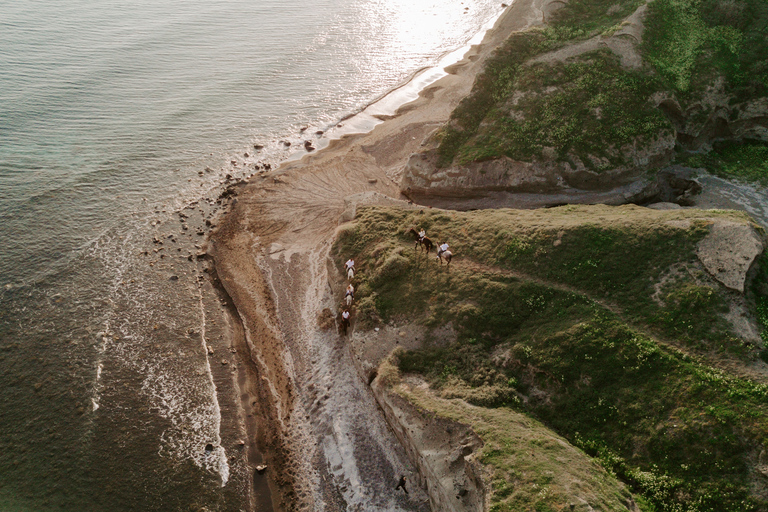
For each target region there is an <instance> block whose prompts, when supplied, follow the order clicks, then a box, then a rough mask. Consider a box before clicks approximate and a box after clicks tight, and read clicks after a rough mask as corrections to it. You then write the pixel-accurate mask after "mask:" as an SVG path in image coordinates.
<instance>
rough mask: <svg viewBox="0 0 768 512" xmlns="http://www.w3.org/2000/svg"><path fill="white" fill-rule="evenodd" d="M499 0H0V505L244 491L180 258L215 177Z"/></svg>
mask: <svg viewBox="0 0 768 512" xmlns="http://www.w3.org/2000/svg"><path fill="white" fill-rule="evenodd" d="M501 10H502V6H501V4H500V2H498V1H497V0H464V1H461V0H440V1H438V0H333V1H331V0H314V1H312V2H309V1H306V0H293V1H291V2H287V1H279V0H251V1H246V0H205V1H202V0H186V1H183V2H182V1H178V0H151V1H149V0H132V1H127V0H99V1H98V2H94V1H91V0H88V1H86V0H67V1H60V0H57V1H53V0H36V1H34V2H33V1H19V0H0V256H1V257H0V510H3V511H35V512H40V511H47V510H66V511H78V512H80V511H86V510H87V511H101V510H105V511H106V510H109V511H123V510H125V511H128V510H138V511H150V510H158V511H160V510H162V511H169V510H209V511H214V510H238V509H241V508H244V507H245V500H246V499H247V498H246V497H245V496H244V489H245V488H246V487H247V485H246V484H247V479H248V478H249V476H248V475H249V473H248V471H249V470H248V468H245V467H243V465H242V463H240V462H238V460H241V459H238V458H237V457H234V458H232V454H229V453H227V451H226V450H225V448H224V446H223V445H222V444H221V443H222V439H221V432H220V429H221V428H222V422H226V420H227V415H228V414H232V412H231V410H228V409H227V408H226V407H225V405H223V404H225V403H230V404H231V403H234V402H235V401H236V397H231V396H230V397H224V396H220V392H217V386H216V384H215V381H214V379H213V377H212V372H211V364H216V362H217V361H214V362H212V361H211V360H210V358H209V357H208V355H207V353H206V347H205V342H206V340H207V338H206V336H207V334H206V333H207V332H208V331H206V326H207V325H211V323H212V322H213V323H215V322H216V321H218V322H219V324H220V323H221V322H222V321H223V320H222V319H221V318H210V317H208V316H207V315H206V314H205V307H204V303H205V301H206V300H208V301H209V302H210V301H211V300H214V301H215V298H214V299H211V298H210V297H207V298H206V297H205V296H204V286H203V285H202V284H201V277H202V272H201V270H202V264H201V263H199V262H198V261H197V260H196V258H195V257H194V256H195V254H196V252H197V251H199V249H200V246H201V244H202V242H203V239H204V232H205V227H206V226H205V224H204V223H205V221H206V220H208V221H209V222H210V219H211V218H212V213H213V211H214V209H215V206H216V205H215V199H216V198H217V196H218V194H219V193H220V192H221V190H222V188H223V186H225V184H226V175H227V174H229V175H230V176H232V177H233V178H237V177H243V176H247V175H249V174H251V173H253V172H254V171H255V170H256V169H257V168H258V167H260V166H263V165H264V164H265V163H270V164H271V165H275V164H276V163H278V162H279V161H281V160H283V159H285V158H288V157H290V156H291V155H292V154H294V151H295V148H296V147H297V146H301V145H302V143H303V142H304V141H305V140H310V141H311V142H312V143H313V144H314V145H315V146H317V147H322V145H323V144H324V143H325V141H327V137H329V136H332V135H333V133H338V132H339V127H338V126H337V125H338V123H339V121H340V120H341V119H344V118H346V117H347V116H349V115H351V114H355V113H356V112H359V111H361V110H362V109H364V108H365V107H366V106H367V105H369V104H371V103H372V102H374V101H375V100H376V99H378V98H381V97H382V96H383V95H385V94H386V93H387V92H388V91H390V90H392V89H393V88H395V87H397V86H398V85H400V84H402V83H403V82H404V81H407V80H409V79H410V78H411V77H413V76H414V74H415V73H416V72H417V71H418V70H420V69H423V68H427V67H430V66H435V65H436V64H437V63H438V61H439V59H440V58H441V57H442V56H444V55H445V54H446V53H447V52H450V51H453V50H456V49H457V48H460V47H461V46H462V45H464V44H466V43H467V41H468V40H469V39H470V38H471V37H473V36H474V35H475V34H477V33H478V32H479V31H480V30H481V29H482V28H483V27H484V25H485V24H487V23H488V22H489V20H492V19H493V18H494V17H495V16H497V15H498V14H499V12H500V11H501ZM319 132H322V134H321V133H319ZM287 143H290V146H288V144H287ZM262 146H263V147H262ZM257 148H258V149H257ZM180 213H181V215H179V214H180ZM181 221H185V222H181ZM184 226H186V227H187V229H186V230H184V229H183V227H184ZM161 242H162V243H161Z"/></svg>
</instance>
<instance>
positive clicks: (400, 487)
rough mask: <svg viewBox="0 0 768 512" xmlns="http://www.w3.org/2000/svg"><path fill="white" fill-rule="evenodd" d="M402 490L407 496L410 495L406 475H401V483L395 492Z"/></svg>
mask: <svg viewBox="0 0 768 512" xmlns="http://www.w3.org/2000/svg"><path fill="white" fill-rule="evenodd" d="M398 489H402V490H403V492H405V494H408V489H406V488H405V475H400V481H399V482H398V483H397V487H395V490H398Z"/></svg>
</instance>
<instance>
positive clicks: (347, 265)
mask: <svg viewBox="0 0 768 512" xmlns="http://www.w3.org/2000/svg"><path fill="white" fill-rule="evenodd" d="M349 269H352V270H355V260H353V259H352V258H349V259H348V260H347V262H346V263H345V264H344V270H345V271H348V270H349Z"/></svg>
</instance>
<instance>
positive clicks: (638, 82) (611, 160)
mask: <svg viewBox="0 0 768 512" xmlns="http://www.w3.org/2000/svg"><path fill="white" fill-rule="evenodd" d="M654 86H655V83H654V80H653V79H652V78H651V77H648V76H645V75H643V74H642V73H635V72H627V71H625V70H623V69H622V68H621V65H620V64H619V59H618V57H616V56H615V55H613V54H612V53H611V52H610V51H608V50H599V51H595V52H591V53H589V54H585V55H583V56H581V57H580V58H578V59H575V60H574V61H573V62H571V63H569V64H563V63H554V64H544V63H539V64H532V65H530V66H525V67H523V68H522V69H520V70H519V71H518V73H517V75H516V79H515V81H514V84H513V88H514V90H516V91H517V92H518V93H522V94H523V96H522V97H521V98H520V99H518V100H517V102H516V104H514V105H513V106H511V107H510V106H509V105H508V104H507V105H505V106H504V108H503V109H498V110H494V111H493V112H492V113H489V115H488V116H487V117H486V122H485V124H484V125H483V126H482V127H480V128H479V129H478V131H477V134H476V135H475V136H474V137H473V138H472V139H471V140H469V141H468V142H467V145H466V146H465V148H464V149H463V150H462V152H461V156H460V161H476V160H484V159H487V158H495V157H498V156H501V155H506V156H508V157H510V158H513V159H516V160H525V161H530V160H532V159H534V158H539V157H541V154H542V150H543V149H544V148H547V147H549V148H553V150H554V151H555V153H556V155H557V157H558V158H559V159H561V160H566V161H568V160H571V159H572V157H573V156H575V157H577V158H578V159H579V160H580V161H581V162H582V163H584V164H585V165H586V166H587V167H588V168H592V169H596V170H606V169H612V168H615V167H617V166H621V165H624V164H627V163H629V161H630V160H631V158H628V157H627V155H625V153H624V151H622V148H623V147H629V148H631V147H632V144H633V142H634V141H635V140H636V139H638V138H640V139H641V140H643V141H646V142H650V141H652V140H654V139H656V138H658V137H659V136H660V135H661V134H665V133H671V126H670V125H669V122H668V121H667V119H666V118H665V117H664V115H663V114H662V113H661V112H660V111H659V110H658V109H656V108H654V107H653V105H651V104H650V102H649V101H648V97H649V96H650V95H651V94H652V93H653V92H654V90H655V89H654ZM546 90H551V91H553V92H550V93H549V94H541V93H540V92H539V91H546ZM489 121H490V123H489ZM595 134H599V136H595ZM571 163H572V164H574V165H575V163H574V162H571Z"/></svg>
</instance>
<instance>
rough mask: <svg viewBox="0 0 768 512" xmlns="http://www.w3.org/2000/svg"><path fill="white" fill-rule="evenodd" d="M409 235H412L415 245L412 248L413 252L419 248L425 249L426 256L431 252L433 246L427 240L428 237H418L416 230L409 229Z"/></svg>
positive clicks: (430, 241)
mask: <svg viewBox="0 0 768 512" xmlns="http://www.w3.org/2000/svg"><path fill="white" fill-rule="evenodd" d="M408 232H409V233H411V234H412V235H413V238H414V240H415V241H416V243H415V245H414V246H413V250H414V251H415V250H416V248H417V247H419V246H421V248H423V249H426V251H427V254H429V251H431V250H432V247H434V244H433V243H432V240H430V239H429V237H426V236H425V237H420V236H419V232H418V231H416V228H411V229H410V230H408Z"/></svg>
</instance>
